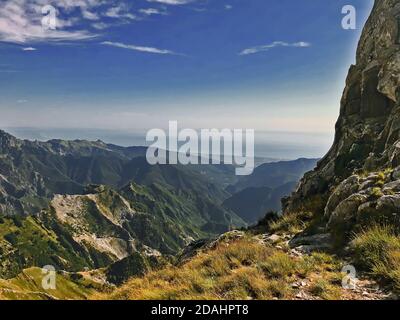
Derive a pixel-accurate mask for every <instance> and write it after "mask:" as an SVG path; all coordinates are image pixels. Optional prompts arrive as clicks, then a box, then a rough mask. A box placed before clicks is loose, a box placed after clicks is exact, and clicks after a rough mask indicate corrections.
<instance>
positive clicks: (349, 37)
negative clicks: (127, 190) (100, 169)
mask: <svg viewBox="0 0 400 320" xmlns="http://www.w3.org/2000/svg"><path fill="white" fill-rule="evenodd" d="M372 2H373V1H372V0H350V1H349V0H346V1H344V0H301V1H300V0H299V1H294V0H279V1H276V0H192V1H190V0H137V1H134V0H133V1H132V0H131V1H124V0H122V1H113V0H103V1H100V0H58V1H50V0H6V1H4V0H3V1H2V2H1V4H0V113H1V115H2V116H1V117H0V127H3V128H4V127H38V128H44V127H54V128H77V129H78V128H97V129H121V130H142V129H143V130H146V129H150V128H154V127H167V125H168V120H178V121H179V124H180V126H182V127H191V128H210V127H218V128H224V127H228V128H254V129H256V130H263V131H292V132H297V131H303V132H309V133H310V132H311V133H320V132H325V133H329V134H331V133H332V132H333V129H334V123H335V121H336V118H337V115H338V112H339V101H340V96H341V93H342V90H343V88H344V80H345V76H346V73H347V70H348V67H349V66H350V64H351V63H353V62H354V56H355V47H356V43H357V40H358V37H359V35H360V32H361V28H362V26H363V24H364V22H365V19H366V17H367V16H368V14H369V12H370V10H371V7H372ZM49 3H50V4H53V5H54V6H55V7H56V9H57V12H58V13H57V23H58V25H57V29H56V30H44V29H43V28H42V26H41V19H42V17H43V16H42V14H41V12H40V11H41V8H42V7H43V6H44V5H46V4H49ZM346 4H352V5H353V6H355V8H356V9H357V30H344V29H342V27H341V19H342V17H343V15H342V13H341V9H342V7H343V6H344V5H346Z"/></svg>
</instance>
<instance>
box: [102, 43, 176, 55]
mask: <svg viewBox="0 0 400 320" xmlns="http://www.w3.org/2000/svg"><path fill="white" fill-rule="evenodd" d="M101 44H103V45H106V46H112V47H116V48H122V49H128V50H134V51H140V52H147V53H155V54H172V55H179V54H178V53H175V52H173V51H171V50H165V49H158V48H153V47H143V46H136V45H131V44H125V43H121V42H111V41H104V42H102V43H101Z"/></svg>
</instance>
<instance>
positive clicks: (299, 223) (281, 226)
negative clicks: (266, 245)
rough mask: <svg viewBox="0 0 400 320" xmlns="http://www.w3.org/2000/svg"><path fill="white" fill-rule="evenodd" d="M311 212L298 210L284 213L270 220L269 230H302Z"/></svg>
mask: <svg viewBox="0 0 400 320" xmlns="http://www.w3.org/2000/svg"><path fill="white" fill-rule="evenodd" d="M312 216H313V215H312V213H311V212H308V211H299V212H293V213H288V214H284V215H283V216H282V217H280V218H279V219H278V220H275V221H271V222H270V223H269V230H270V232H272V233H277V234H281V233H286V232H289V233H292V234H294V233H298V232H300V231H302V230H304V229H305V228H306V227H307V225H308V222H309V221H310V219H311V218H312Z"/></svg>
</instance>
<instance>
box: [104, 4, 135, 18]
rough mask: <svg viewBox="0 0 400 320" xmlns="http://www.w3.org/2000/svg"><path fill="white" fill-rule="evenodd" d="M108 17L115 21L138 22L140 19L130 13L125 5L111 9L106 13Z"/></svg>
mask: <svg viewBox="0 0 400 320" xmlns="http://www.w3.org/2000/svg"><path fill="white" fill-rule="evenodd" d="M105 16H106V17H109V18H115V19H121V18H122V19H130V20H137V19H138V17H137V16H136V15H134V14H132V13H130V12H129V10H128V9H127V8H126V7H125V6H124V5H119V6H116V7H111V8H109V9H108V10H107V11H106V13H105Z"/></svg>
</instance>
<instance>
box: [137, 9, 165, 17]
mask: <svg viewBox="0 0 400 320" xmlns="http://www.w3.org/2000/svg"><path fill="white" fill-rule="evenodd" d="M139 12H140V13H142V14H144V15H146V16H152V15H167V11H164V10H160V9H155V8H146V9H140V10H139Z"/></svg>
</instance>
